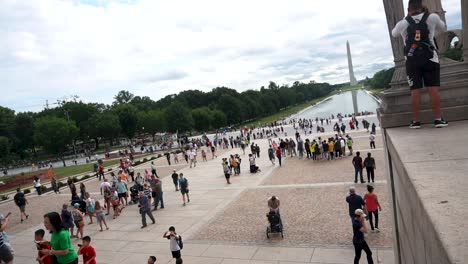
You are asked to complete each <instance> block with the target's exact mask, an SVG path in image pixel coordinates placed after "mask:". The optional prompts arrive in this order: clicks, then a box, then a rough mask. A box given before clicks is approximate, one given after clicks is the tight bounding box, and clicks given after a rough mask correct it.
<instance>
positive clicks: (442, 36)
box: [423, 0, 450, 54]
mask: <svg viewBox="0 0 468 264" xmlns="http://www.w3.org/2000/svg"><path fill="white" fill-rule="evenodd" d="M423 4H424V5H426V6H427V8H428V9H429V12H431V13H436V14H437V15H439V17H440V19H442V21H444V23H445V24H447V21H446V19H445V13H446V12H445V10H444V9H443V8H442V2H441V1H440V0H424V1H423ZM436 42H437V47H438V50H439V54H444V53H445V52H446V51H447V49H448V48H449V46H450V39H449V35H448V33H447V32H440V33H439V34H438V35H437V36H436Z"/></svg>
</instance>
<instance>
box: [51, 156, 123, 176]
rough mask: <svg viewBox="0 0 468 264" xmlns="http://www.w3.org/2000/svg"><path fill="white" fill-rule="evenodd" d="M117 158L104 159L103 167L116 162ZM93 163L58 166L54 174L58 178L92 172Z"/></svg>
mask: <svg viewBox="0 0 468 264" xmlns="http://www.w3.org/2000/svg"><path fill="white" fill-rule="evenodd" d="M118 163H119V160H118V159H113V160H105V161H104V168H106V167H108V166H112V165H115V164H118ZM93 164H94V162H93V163H88V164H81V165H76V166H67V167H59V168H54V175H55V177H57V178H58V179H60V178H64V177H68V176H72V175H76V174H80V173H85V172H92V171H93V167H94V166H93Z"/></svg>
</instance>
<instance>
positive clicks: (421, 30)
mask: <svg viewBox="0 0 468 264" xmlns="http://www.w3.org/2000/svg"><path fill="white" fill-rule="evenodd" d="M428 17H429V13H427V12H426V13H424V15H423V17H422V18H421V21H419V23H416V22H415V21H414V19H413V18H412V17H411V16H407V17H406V18H405V19H406V21H407V22H408V24H409V25H408V28H407V33H408V35H407V37H406V41H405V56H406V59H407V60H408V61H414V62H419V63H425V62H427V61H428V60H430V59H432V57H433V56H434V50H435V47H434V46H433V45H432V44H431V41H430V39H429V29H428V28H427V24H426V21H427V18H428Z"/></svg>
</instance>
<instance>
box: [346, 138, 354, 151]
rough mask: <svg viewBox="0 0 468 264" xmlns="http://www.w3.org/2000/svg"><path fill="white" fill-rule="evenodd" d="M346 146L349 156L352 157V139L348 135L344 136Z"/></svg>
mask: <svg viewBox="0 0 468 264" xmlns="http://www.w3.org/2000/svg"><path fill="white" fill-rule="evenodd" d="M346 146H348V150H349V156H352V155H353V139H352V138H351V137H350V136H349V135H346Z"/></svg>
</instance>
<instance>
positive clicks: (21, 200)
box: [13, 192, 26, 206]
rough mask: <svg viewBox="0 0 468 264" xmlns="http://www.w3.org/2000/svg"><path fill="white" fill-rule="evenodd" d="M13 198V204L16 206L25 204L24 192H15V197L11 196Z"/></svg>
mask: <svg viewBox="0 0 468 264" xmlns="http://www.w3.org/2000/svg"><path fill="white" fill-rule="evenodd" d="M13 199H14V200H15V204H16V205H17V206H23V205H25V204H26V199H25V198H24V193H21V192H19V193H17V194H15V197H14V198H13Z"/></svg>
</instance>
